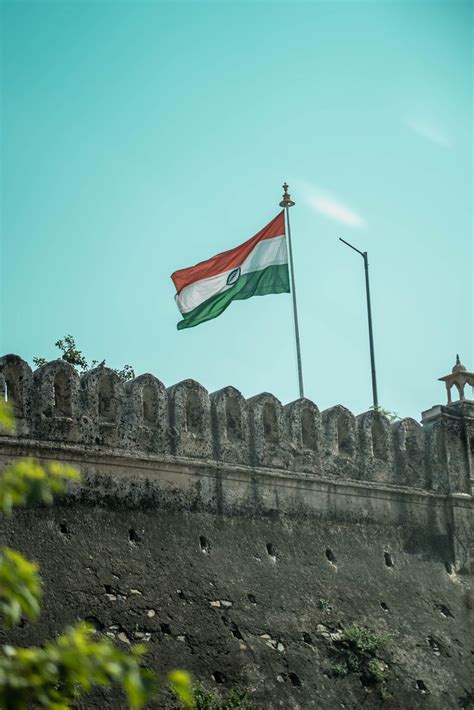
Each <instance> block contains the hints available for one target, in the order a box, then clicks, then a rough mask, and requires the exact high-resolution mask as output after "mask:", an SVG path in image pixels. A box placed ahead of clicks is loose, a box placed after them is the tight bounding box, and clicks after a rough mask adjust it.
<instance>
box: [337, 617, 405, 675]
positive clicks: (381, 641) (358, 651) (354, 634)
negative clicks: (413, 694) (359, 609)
mask: <svg viewBox="0 0 474 710" xmlns="http://www.w3.org/2000/svg"><path fill="white" fill-rule="evenodd" d="M391 638H393V634H390V633H387V634H379V633H376V632H375V631H372V630H371V629H368V628H367V627H366V626H360V625H359V624H352V625H351V626H349V628H347V629H346V630H345V631H343V632H342V634H341V635H340V638H339V639H338V640H337V641H335V646H336V660H335V662H334V664H333V669H334V672H335V673H336V675H348V674H349V673H360V674H361V675H362V676H363V677H364V678H365V679H366V680H367V681H369V682H371V683H380V682H382V681H383V680H385V677H386V672H387V668H388V666H387V664H386V663H384V661H382V660H381V659H380V658H377V655H376V654H377V651H379V650H380V649H381V648H382V647H383V646H384V645H385V643H386V642H387V641H389V640H390V639H391Z"/></svg>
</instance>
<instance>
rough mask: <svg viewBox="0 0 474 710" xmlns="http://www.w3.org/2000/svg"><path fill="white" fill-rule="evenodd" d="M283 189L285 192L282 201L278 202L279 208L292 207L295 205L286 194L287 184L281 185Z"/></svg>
mask: <svg viewBox="0 0 474 710" xmlns="http://www.w3.org/2000/svg"><path fill="white" fill-rule="evenodd" d="M283 189H284V191H285V192H284V193H283V199H282V201H281V202H280V207H293V205H294V204H295V203H294V200H292V199H291V195H290V194H289V192H288V183H286V182H285V183H283Z"/></svg>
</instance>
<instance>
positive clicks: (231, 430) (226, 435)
mask: <svg viewBox="0 0 474 710" xmlns="http://www.w3.org/2000/svg"><path fill="white" fill-rule="evenodd" d="M210 399H211V417H212V429H213V435H214V454H215V457H216V458H217V459H219V460H220V461H226V462H227V463H234V464H245V465H249V464H250V431H249V414H248V406H247V402H246V400H245V399H244V397H243V396H242V395H241V393H240V392H239V390H237V389H235V387H224V388H223V389H221V390H218V391H217V392H213V393H212V394H211V396H210Z"/></svg>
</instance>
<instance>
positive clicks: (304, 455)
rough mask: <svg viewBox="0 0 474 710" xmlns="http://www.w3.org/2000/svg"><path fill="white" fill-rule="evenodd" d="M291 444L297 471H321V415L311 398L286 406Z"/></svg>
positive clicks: (318, 472) (298, 400)
mask: <svg viewBox="0 0 474 710" xmlns="http://www.w3.org/2000/svg"><path fill="white" fill-rule="evenodd" d="M284 409H285V414H286V418H287V422H288V432H289V440H290V445H291V447H292V449H293V455H294V464H295V469H296V470H297V471H307V472H308V473H315V474H320V473H321V415H320V413H319V409H318V407H317V406H316V405H315V404H314V402H311V400H309V399H305V398H303V399H297V400H296V401H295V402H291V403H290V404H287V405H286V406H285V408H284Z"/></svg>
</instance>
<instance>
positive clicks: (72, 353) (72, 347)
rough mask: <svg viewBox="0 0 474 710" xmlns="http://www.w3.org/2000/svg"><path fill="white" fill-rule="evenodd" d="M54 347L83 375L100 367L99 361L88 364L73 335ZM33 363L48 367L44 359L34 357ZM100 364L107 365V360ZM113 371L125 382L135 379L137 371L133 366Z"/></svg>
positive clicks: (125, 366)
mask: <svg viewBox="0 0 474 710" xmlns="http://www.w3.org/2000/svg"><path fill="white" fill-rule="evenodd" d="M54 345H55V346H56V347H57V348H58V349H59V350H61V352H62V355H61V359H62V360H65V361H66V362H68V363H69V364H70V365H72V366H73V367H75V368H76V370H78V371H79V372H81V373H82V372H87V370H91V369H92V368H93V367H96V366H97V365H99V361H98V360H92V361H91V363H90V364H89V363H88V362H87V359H86V357H85V356H84V355H83V353H82V351H81V350H79V348H78V347H77V345H76V341H75V338H74V336H72V335H65V336H64V338H60V339H59V340H57V341H56V342H55V343H54ZM33 362H34V364H35V365H36V366H37V367H41V366H42V365H46V363H47V362H48V361H47V360H46V359H45V358H44V357H34V358H33ZM100 364H101V365H105V360H103V361H102V362H101V363H100ZM113 371H114V372H115V373H116V374H117V375H118V376H119V377H120V379H121V380H122V381H123V382H126V381H127V380H132V379H133V378H134V377H135V370H134V369H133V367H132V366H131V365H124V366H123V367H122V369H120V370H119V369H115V368H113Z"/></svg>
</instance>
